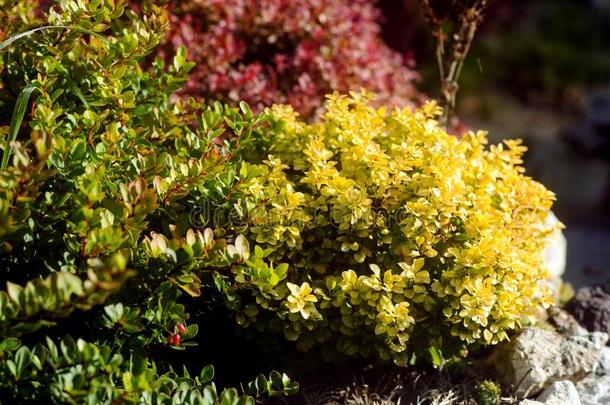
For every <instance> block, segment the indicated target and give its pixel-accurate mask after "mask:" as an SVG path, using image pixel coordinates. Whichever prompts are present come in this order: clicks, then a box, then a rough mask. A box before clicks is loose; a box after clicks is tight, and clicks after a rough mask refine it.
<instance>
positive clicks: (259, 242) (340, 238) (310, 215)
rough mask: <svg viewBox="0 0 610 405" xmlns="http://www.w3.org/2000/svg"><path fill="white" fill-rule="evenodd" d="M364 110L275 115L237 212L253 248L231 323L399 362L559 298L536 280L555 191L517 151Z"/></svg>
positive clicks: (364, 100)
mask: <svg viewBox="0 0 610 405" xmlns="http://www.w3.org/2000/svg"><path fill="white" fill-rule="evenodd" d="M370 101H371V96H370V95H369V94H367V93H366V92H361V93H357V94H356V93H352V94H351V95H350V96H343V95H338V94H333V95H331V96H329V98H328V103H327V106H326V113H325V115H324V116H323V119H322V122H320V123H314V124H307V123H304V122H302V121H300V120H299V118H298V116H297V114H296V113H295V112H294V111H293V110H292V109H291V108H290V107H288V106H275V107H273V108H271V109H270V110H269V111H268V112H267V115H268V118H269V122H270V129H269V136H268V137H266V139H265V141H261V142H259V144H258V145H256V148H252V150H253V151H254V150H255V149H256V150H258V155H259V156H261V158H260V159H256V158H253V157H252V156H253V155H254V153H252V154H250V155H248V156H245V159H246V160H247V161H249V162H248V163H249V164H251V166H249V170H250V171H252V170H254V171H255V172H256V175H250V176H248V180H247V181H248V184H247V190H248V192H247V193H246V194H245V195H244V196H243V198H242V199H241V201H240V203H239V204H237V205H236V208H238V209H237V212H238V215H239V218H240V221H241V222H240V224H241V225H242V226H241V228H240V232H241V233H242V234H243V235H244V236H245V237H246V239H247V240H248V241H249V244H250V246H251V247H254V248H253V252H254V253H253V254H252V255H251V256H250V257H248V260H246V262H245V263H244V265H243V266H238V267H236V268H235V269H234V270H233V271H234V272H235V274H234V277H235V280H236V282H237V284H238V285H239V286H240V289H241V290H242V294H240V300H238V303H233V304H232V305H233V307H234V308H235V309H236V310H237V311H238V313H237V320H238V322H239V323H240V324H242V325H244V326H249V325H254V326H256V327H257V328H259V329H271V330H276V331H281V332H282V333H283V334H284V335H285V337H286V338H287V339H289V340H294V341H296V342H297V345H298V347H299V348H300V349H302V350H308V349H311V348H312V347H315V346H323V347H325V348H329V347H332V348H335V349H338V350H339V352H342V353H344V354H347V355H355V354H358V353H359V354H361V355H363V356H368V355H371V354H374V353H378V355H379V356H380V357H381V358H382V359H393V360H394V361H396V362H399V363H403V362H405V361H406V360H407V359H408V358H409V356H410V355H411V354H413V353H421V352H426V351H427V350H429V348H435V349H438V350H441V351H443V352H445V353H460V352H462V353H463V352H464V349H468V348H472V347H477V346H480V345H486V344H495V343H497V342H500V341H502V340H504V339H506V338H507V333H508V332H509V331H511V330H514V329H517V328H519V327H520V326H521V325H522V324H523V322H524V321H527V320H528V318H530V317H531V316H532V315H533V314H534V313H535V311H536V310H537V308H539V307H540V306H541V305H547V304H549V303H550V302H551V301H550V295H549V291H547V290H546V289H545V287H543V286H542V284H541V283H540V280H542V279H544V278H545V277H546V269H545V268H544V266H543V261H542V251H543V249H544V245H545V241H544V240H545V236H546V235H548V233H549V232H551V231H552V229H550V228H549V227H547V226H545V218H546V216H547V215H548V212H549V210H550V208H551V205H552V202H553V200H554V195H553V194H552V193H551V192H550V191H548V190H547V189H545V188H544V186H542V185H541V184H539V183H537V182H535V181H533V180H532V179H531V178H529V177H527V176H525V175H524V174H523V172H524V170H523V168H522V167H521V166H520V165H521V163H522V161H521V155H522V153H523V152H524V150H525V148H524V147H523V146H521V144H520V142H519V141H515V140H510V141H505V142H504V144H500V145H494V146H490V147H486V143H487V140H486V136H485V133H483V132H477V133H468V134H464V135H463V136H462V137H461V138H456V137H454V136H450V135H448V134H447V133H446V132H445V131H444V130H443V129H442V128H441V127H439V125H438V123H437V121H436V117H437V116H438V115H439V113H440V111H439V108H438V107H437V106H436V104H434V103H428V104H426V105H424V106H423V107H422V108H420V109H419V110H417V111H415V112H413V111H410V110H407V109H405V110H394V111H386V110H385V109H383V108H381V109H376V108H373V107H372V106H371V105H370ZM261 150H262V151H263V153H262V154H261V153H260V151H261Z"/></svg>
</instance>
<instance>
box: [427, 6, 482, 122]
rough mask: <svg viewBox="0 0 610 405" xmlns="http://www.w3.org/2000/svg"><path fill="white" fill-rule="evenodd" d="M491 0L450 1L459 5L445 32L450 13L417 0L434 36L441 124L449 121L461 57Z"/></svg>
mask: <svg viewBox="0 0 610 405" xmlns="http://www.w3.org/2000/svg"><path fill="white" fill-rule="evenodd" d="M492 1H493V0H475V1H474V2H472V4H470V5H467V4H464V3H466V1H465V0H458V1H456V0H454V1H452V3H451V8H452V9H455V8H456V7H458V6H459V7H460V8H461V10H460V11H459V14H458V15H457V17H454V18H455V19H456V20H457V21H454V23H455V27H456V28H455V29H453V30H452V31H451V32H446V31H445V26H446V25H448V24H447V22H448V20H449V19H450V18H451V16H452V13H448V15H445V16H441V15H440V14H439V12H438V11H437V10H435V8H434V7H433V6H432V3H431V0H419V2H420V5H421V7H422V11H423V14H424V17H425V19H426V21H427V22H428V24H429V25H430V28H431V30H432V35H433V36H434V37H435V38H436V59H437V63H438V70H439V75H440V80H441V94H440V97H441V99H440V105H441V107H442V108H443V115H442V116H441V118H440V120H439V122H440V124H441V125H442V126H444V127H448V126H449V125H450V124H451V117H452V116H453V112H454V110H455V104H456V98H457V92H458V90H459V79H460V75H461V73H462V68H463V67H464V61H465V60H466V56H467V55H468V52H469V51H470V47H471V45H472V41H473V40H474V36H475V34H476V32H477V29H478V28H479V26H480V25H481V23H482V21H483V14H484V11H485V9H486V8H487V7H488V6H489V4H490V3H491V2H492Z"/></svg>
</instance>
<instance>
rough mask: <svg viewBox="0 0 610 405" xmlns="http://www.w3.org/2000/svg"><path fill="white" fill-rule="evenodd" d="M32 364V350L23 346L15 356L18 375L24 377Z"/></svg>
mask: <svg viewBox="0 0 610 405" xmlns="http://www.w3.org/2000/svg"><path fill="white" fill-rule="evenodd" d="M28 364H30V349H28V348H27V347H26V346H21V347H20V348H19V350H17V353H16V354H15V366H16V375H15V377H17V378H19V377H20V376H21V375H23V372H24V371H25V368H26V367H27V366H28Z"/></svg>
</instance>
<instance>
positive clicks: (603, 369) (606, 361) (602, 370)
mask: <svg viewBox="0 0 610 405" xmlns="http://www.w3.org/2000/svg"><path fill="white" fill-rule="evenodd" d="M597 374H599V375H607V376H610V347H609V346H606V347H604V348H603V349H602V354H601V356H600V357H599V364H598V367H597Z"/></svg>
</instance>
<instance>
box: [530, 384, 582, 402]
mask: <svg viewBox="0 0 610 405" xmlns="http://www.w3.org/2000/svg"><path fill="white" fill-rule="evenodd" d="M536 401H539V402H542V403H543V404H547V405H568V404H569V405H581V403H580V397H579V396H578V392H577V391H576V387H575V386H574V383H573V382H572V381H556V382H554V383H553V384H551V385H549V386H548V387H547V388H546V389H545V390H544V391H543V392H542V394H540V395H539V396H538V398H536Z"/></svg>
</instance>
